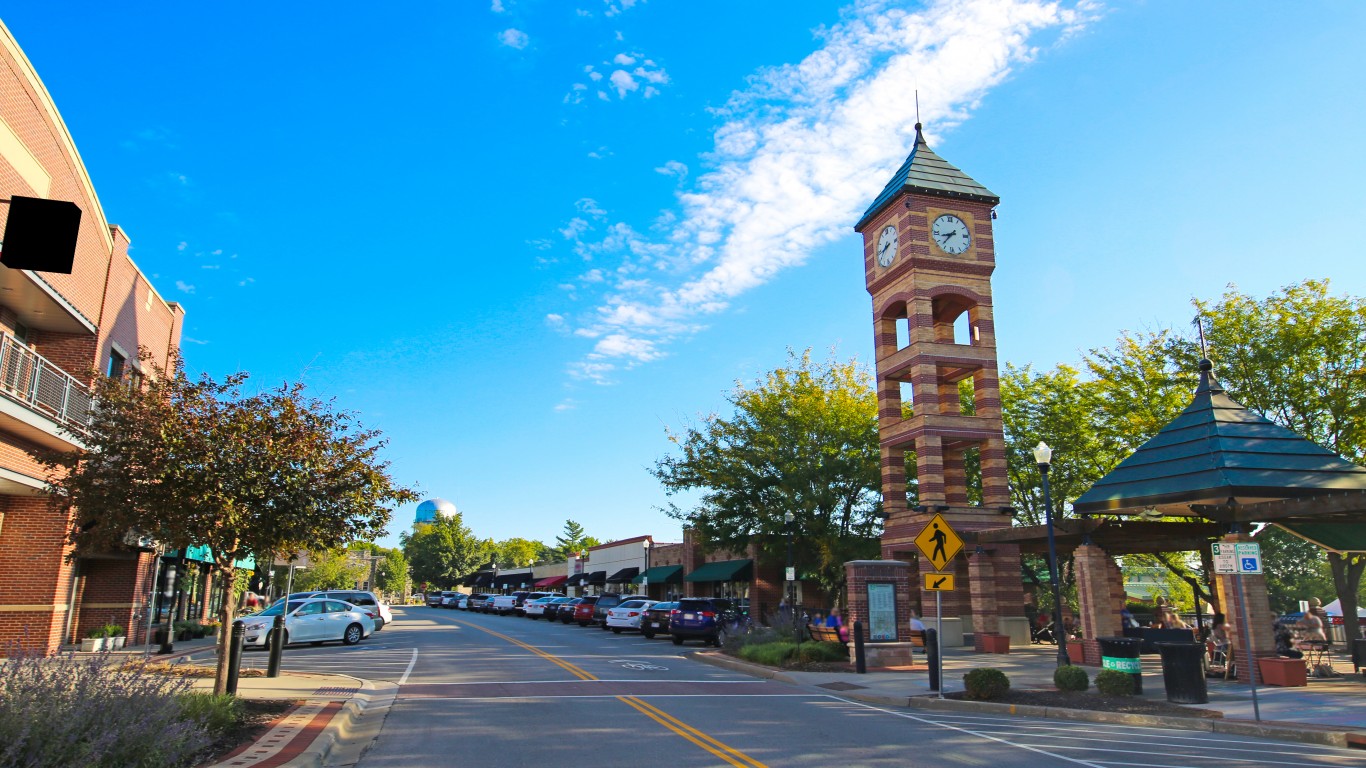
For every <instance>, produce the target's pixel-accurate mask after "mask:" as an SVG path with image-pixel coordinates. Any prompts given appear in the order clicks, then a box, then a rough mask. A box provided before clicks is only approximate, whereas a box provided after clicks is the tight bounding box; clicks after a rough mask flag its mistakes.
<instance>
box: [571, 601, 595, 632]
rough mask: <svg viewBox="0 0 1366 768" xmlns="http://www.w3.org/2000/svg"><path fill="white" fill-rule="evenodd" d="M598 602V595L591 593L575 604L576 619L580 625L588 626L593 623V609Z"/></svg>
mask: <svg viewBox="0 0 1366 768" xmlns="http://www.w3.org/2000/svg"><path fill="white" fill-rule="evenodd" d="M597 602H598V596H597V595H589V596H587V597H585V598H583V599H582V600H580V601H579V604H578V605H576V606H574V621H575V622H576V623H578V625H579V626H580V627H586V626H588V625H589V624H592V623H593V609H594V608H595V607H596V606H597Z"/></svg>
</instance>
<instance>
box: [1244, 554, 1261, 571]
mask: <svg viewBox="0 0 1366 768" xmlns="http://www.w3.org/2000/svg"><path fill="white" fill-rule="evenodd" d="M1242 570H1243V573H1256V572H1258V571H1260V570H1261V563H1259V562H1257V558H1255V557H1245V558H1243V568H1242Z"/></svg>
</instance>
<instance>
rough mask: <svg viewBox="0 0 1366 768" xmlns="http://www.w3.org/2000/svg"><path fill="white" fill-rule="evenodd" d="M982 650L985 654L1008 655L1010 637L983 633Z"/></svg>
mask: <svg viewBox="0 0 1366 768" xmlns="http://www.w3.org/2000/svg"><path fill="white" fill-rule="evenodd" d="M982 650H983V651H985V652H986V653H1010V635H992V634H987V633H983V634H982Z"/></svg>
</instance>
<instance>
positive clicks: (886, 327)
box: [854, 123, 1024, 632]
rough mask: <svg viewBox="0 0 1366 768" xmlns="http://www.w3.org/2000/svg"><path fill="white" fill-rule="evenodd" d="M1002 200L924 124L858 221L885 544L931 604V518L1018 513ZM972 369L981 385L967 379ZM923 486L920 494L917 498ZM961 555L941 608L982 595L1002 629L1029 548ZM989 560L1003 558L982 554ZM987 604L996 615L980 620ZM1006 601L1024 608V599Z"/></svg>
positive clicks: (954, 608) (958, 525)
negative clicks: (999, 323)
mask: <svg viewBox="0 0 1366 768" xmlns="http://www.w3.org/2000/svg"><path fill="white" fill-rule="evenodd" d="M998 202H1000V198H998V197H997V196H996V195H994V194H992V192H991V191H990V190H988V189H987V188H985V187H983V186H982V185H981V184H978V183H977V182H976V181H974V180H972V179H971V178H969V177H968V176H967V174H965V173H963V172H962V171H960V170H959V169H957V168H955V167H954V166H952V165H950V164H949V163H948V162H946V161H945V160H944V159H943V158H941V157H939V156H938V155H936V154H935V153H934V152H933V151H932V150H931V149H930V147H929V145H928V144H926V143H925V138H924V136H923V135H922V134H921V127H920V124H919V123H917V124H916V126H915V146H914V147H913V148H912V150H911V154H910V157H908V158H906V162H905V163H903V164H902V166H901V168H900V169H898V170H897V172H896V175H894V176H893V177H892V179H891V181H889V182H888V183H887V186H886V187H885V188H884V189H883V190H882V193H881V194H880V195H878V197H877V199H876V200H875V201H874V202H873V204H872V205H871V206H870V207H869V208H868V211H867V212H866V213H865V214H864V215H863V218H862V219H860V220H859V223H858V224H857V225H856V226H855V227H854V229H855V231H857V232H860V233H862V234H863V260H864V274H865V276H866V279H867V287H868V293H869V294H871V295H872V299H873V323H874V328H875V335H876V338H875V341H876V350H877V351H876V357H877V386H878V431H879V433H880V436H881V443H882V495H883V504H884V509H885V513H886V515H887V520H886V524H885V527H884V531H883V534H882V557H883V559H885V560H902V561H906V562H909V563H911V564H912V567H913V573H912V585H913V586H912V593H913V594H912V601H911V602H912V604H915V603H917V602H919V603H920V604H921V605H923V606H925V607H926V608H929V607H930V606H933V605H934V597H933V594H932V593H928V592H926V593H923V594H920V595H918V597H919V598H920V599H919V600H917V599H915V598H916V597H917V595H916V594H915V591H916V590H917V589H919V586H918V585H919V584H920V583H921V582H920V579H919V577H918V575H917V574H916V573H915V569H917V568H918V569H920V570H924V571H928V570H932V566H930V564H929V563H928V561H925V562H922V561H921V557H920V554H919V552H918V551H917V550H916V547H915V545H914V544H913V543H912V541H913V539H914V538H915V536H916V534H918V533H919V532H920V530H921V529H922V528H923V527H924V526H925V525H926V524H927V523H928V521H929V519H930V518H931V517H932V516H933V515H934V514H935V513H936V512H938V513H941V514H943V515H944V517H945V518H946V519H947V520H948V521H949V523H950V525H952V526H953V527H954V528H955V529H956V530H957V531H958V532H960V533H962V532H966V531H975V530H983V529H987V528H1002V527H1006V526H1009V525H1010V522H1011V518H1010V511H1011V510H1010V508H1009V504H1010V497H1009V491H1008V489H1007V486H1006V454H1005V438H1004V434H1003V431H1002V427H1001V395H1000V391H999V385H998V381H997V365H996V333H995V328H994V325H993V322H992V311H991V273H992V271H993V270H994V269H995V265H996V254H995V249H994V244H993V240H992V208H994V207H995V206H996V204H997V203H998ZM962 382H970V385H963V386H962V389H961V390H960V384H961V383H962ZM960 391H961V392H962V393H963V394H964V395H968V396H969V399H968V400H964V399H963V398H962V397H960ZM972 466H978V467H980V472H976V471H971V470H970V467H972ZM970 476H971V477H973V480H974V481H973V482H971V483H970V481H969V479H970ZM977 478H980V481H978V480H977ZM912 486H913V487H914V488H915V496H916V498H917V499H918V503H916V504H915V505H914V506H909V505H908V502H907V496H908V493H907V491H908V487H912ZM964 554H965V555H967V557H959V558H956V559H955V560H954V561H953V562H952V563H950V565H949V566H948V567H949V569H950V570H952V571H953V572H954V573H955V574H956V575H957V581H958V582H959V588H958V590H957V591H955V592H946V593H943V600H944V603H943V607H944V616H946V617H962V618H963V619H964V622H963V624H964V626H963V628H964V630H969V629H971V628H973V622H972V621H971V619H970V617H972V615H973V611H972V606H973V604H977V607H978V609H979V613H978V621H977V622H976V624H977V626H976V629H977V631H978V632H984V631H985V632H995V631H997V628H996V626H994V625H995V619H994V618H993V616H994V614H996V612H997V611H996V606H1016V605H1018V606H1022V605H1023V602H1024V599H1023V590H1022V587H1021V580H1020V571H1019V565H1018V563H1019V554H1018V550H1016V549H1014V548H1010V551H1006V550H1005V549H1001V548H998V549H996V550H993V551H991V552H990V553H982V554H975V553H974V552H973V551H972V548H971V547H969V549H968V551H967V552H965V553H964ZM973 557H976V558H979V561H975V562H974V568H973V571H974V573H975V574H976V575H977V576H978V578H979V580H981V579H982V578H983V574H990V576H989V577H987V578H989V579H990V581H991V583H990V584H972V583H971V582H970V580H969V567H968V561H969V558H973ZM988 560H989V561H992V562H991V563H990V564H989V565H991V566H994V567H987V568H982V567H980V566H982V565H988V563H987V562H986V561H988ZM1012 563H1013V565H1012ZM1002 601H1007V602H1002ZM1012 601H1013V602H1012ZM986 608H989V610H988V611H987V621H986V623H987V624H988V625H989V626H982V623H983V622H982V620H981V619H982V616H983V613H982V611H983V610H984V609H986ZM931 610H932V609H931ZM1000 612H1001V613H1006V614H1010V615H1022V609H1020V610H1015V609H1014V608H1011V609H1004V608H1002V609H1001V611H1000Z"/></svg>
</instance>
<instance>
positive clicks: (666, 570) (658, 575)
mask: <svg viewBox="0 0 1366 768" xmlns="http://www.w3.org/2000/svg"><path fill="white" fill-rule="evenodd" d="M646 579H649V580H650V583H651V584H682V583H683V566H681V565H658V566H655V567H654V568H651V569H650V570H648V571H646V572H645V573H642V574H640V575H639V576H637V577H635V578H634V579H631V583H632V584H644V583H645V580H646Z"/></svg>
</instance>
